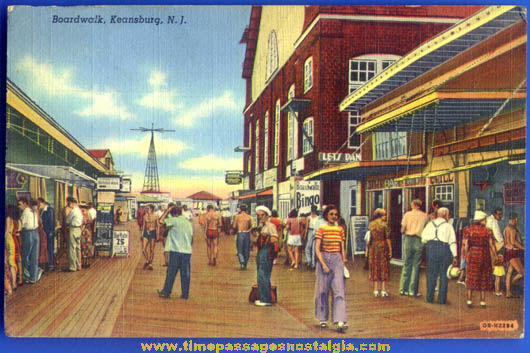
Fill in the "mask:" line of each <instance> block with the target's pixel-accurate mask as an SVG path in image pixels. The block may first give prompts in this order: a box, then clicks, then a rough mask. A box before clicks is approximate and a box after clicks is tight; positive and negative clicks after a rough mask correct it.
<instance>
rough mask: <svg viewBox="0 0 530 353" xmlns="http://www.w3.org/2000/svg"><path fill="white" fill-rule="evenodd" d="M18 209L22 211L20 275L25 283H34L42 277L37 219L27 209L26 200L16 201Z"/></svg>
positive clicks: (30, 210) (29, 209)
mask: <svg viewBox="0 0 530 353" xmlns="http://www.w3.org/2000/svg"><path fill="white" fill-rule="evenodd" d="M18 208H19V209H20V210H21V211H22V214H21V215H20V223H21V225H22V231H21V236H22V239H21V240H22V254H21V257H22V273H23V278H24V281H25V282H26V283H36V282H37V281H38V280H39V279H40V276H41V275H42V270H41V269H40V268H39V235H38V234H37V227H38V225H39V223H38V217H37V215H36V214H35V213H34V212H33V210H32V209H31V207H29V203H28V200H26V199H20V200H18Z"/></svg>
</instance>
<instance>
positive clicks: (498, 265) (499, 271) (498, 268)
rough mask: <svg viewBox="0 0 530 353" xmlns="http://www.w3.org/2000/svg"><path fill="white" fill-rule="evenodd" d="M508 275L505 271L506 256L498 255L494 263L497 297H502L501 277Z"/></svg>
mask: <svg viewBox="0 0 530 353" xmlns="http://www.w3.org/2000/svg"><path fill="white" fill-rule="evenodd" d="M505 274H506V271H505V270H504V256H502V255H500V254H499V255H498V256H497V258H496V259H495V262H494V267H493V275H494V276H495V295H496V296H498V297H500V296H501V295H502V292H501V277H502V276H504V275H505Z"/></svg>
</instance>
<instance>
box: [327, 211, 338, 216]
mask: <svg viewBox="0 0 530 353" xmlns="http://www.w3.org/2000/svg"><path fill="white" fill-rule="evenodd" d="M338 215H339V214H338V213H337V212H330V213H328V216H338Z"/></svg>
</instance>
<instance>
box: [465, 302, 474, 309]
mask: <svg viewBox="0 0 530 353" xmlns="http://www.w3.org/2000/svg"><path fill="white" fill-rule="evenodd" d="M466 305H467V307H468V308H471V305H473V303H472V302H471V300H468V301H466Z"/></svg>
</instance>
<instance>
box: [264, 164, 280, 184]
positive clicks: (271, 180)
mask: <svg viewBox="0 0 530 353" xmlns="http://www.w3.org/2000/svg"><path fill="white" fill-rule="evenodd" d="M277 174H278V173H277V172H276V168H271V169H269V170H266V171H265V172H264V173H263V187H264V188H268V187H271V186H273V185H274V184H276V176H277Z"/></svg>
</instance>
